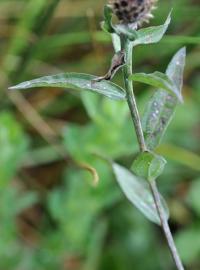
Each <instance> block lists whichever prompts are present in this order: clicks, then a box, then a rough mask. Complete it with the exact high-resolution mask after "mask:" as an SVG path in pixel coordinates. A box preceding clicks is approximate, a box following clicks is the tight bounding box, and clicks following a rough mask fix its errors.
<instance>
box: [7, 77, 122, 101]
mask: <svg viewBox="0 0 200 270" xmlns="http://www.w3.org/2000/svg"><path fill="white" fill-rule="evenodd" d="M96 78H97V77H96V76H93V75H89V74H83V73H61V74H57V75H52V76H45V77H41V78H38V79H35V80H31V81H26V82H23V83H20V84H18V85H15V86H12V87H10V88H9V89H10V90H17V89H27V88H32V87H62V88H71V89H74V90H84V91H90V92H95V93H99V94H101V95H104V96H106V97H109V98H111V99H116V100H120V99H125V92H124V90H123V89H122V88H121V87H120V86H118V85H116V84H114V83H112V82H110V81H105V80H102V81H100V82H96V81H94V80H95V79H96Z"/></svg>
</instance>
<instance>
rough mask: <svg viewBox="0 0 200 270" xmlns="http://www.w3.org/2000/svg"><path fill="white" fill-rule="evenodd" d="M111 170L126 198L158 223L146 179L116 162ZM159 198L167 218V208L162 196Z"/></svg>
mask: <svg viewBox="0 0 200 270" xmlns="http://www.w3.org/2000/svg"><path fill="white" fill-rule="evenodd" d="M113 171H114V173H115V176H116V179H117V182H118V184H119V185H120V187H121V189H122V191H123V193H124V194H125V195H126V197H127V198H128V200H129V201H130V202H131V203H132V204H133V205H134V206H135V207H136V208H138V210H140V211H141V212H142V213H143V215H145V216H146V218H148V219H149V220H150V221H152V222H154V223H156V224H158V225H160V219H159V216H158V214H157V210H156V206H155V203H154V200H153V196H152V194H151V192H150V189H149V185H148V183H147V181H145V180H143V179H142V178H139V177H137V176H135V175H134V174H133V173H132V172H130V171H129V170H127V169H126V168H124V167H122V166H120V165H118V164H116V163H114V164H113ZM161 200H162V207H163V211H164V213H165V215H166V218H167V219H168V218H169V211H168V208H167V206H166V203H165V201H164V199H163V198H162V197H161Z"/></svg>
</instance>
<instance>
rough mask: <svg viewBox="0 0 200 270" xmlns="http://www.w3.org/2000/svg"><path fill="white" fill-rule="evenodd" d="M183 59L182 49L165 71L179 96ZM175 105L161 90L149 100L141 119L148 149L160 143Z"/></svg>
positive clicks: (184, 52)
mask: <svg viewBox="0 0 200 270" xmlns="http://www.w3.org/2000/svg"><path fill="white" fill-rule="evenodd" d="M185 57H186V50H185V48H182V49H181V50H179V51H178V52H177V53H176V55H175V56H174V57H173V59H172V60H171V62H170V64H169V66H168V68H167V71H166V74H167V76H168V77H169V79H170V80H171V81H172V82H173V84H174V85H175V86H176V89H177V90H178V92H179V95H180V96H181V89H182V81H183V71H184V66H185ZM177 104H178V98H177V97H175V96H174V95H171V94H169V93H167V92H166V91H164V90H161V89H159V90H158V91H156V92H155V94H154V95H153V96H152V98H151V99H150V101H149V103H148V104H147V106H146V109H145V112H144V115H143V118H142V125H143V131H144V135H145V141H146V144H147V147H148V149H150V150H152V149H154V148H155V147H156V146H158V144H159V143H160V140H161V139H162V137H163V135H164V133H165V131H166V129H167V126H168V125H169V123H170V121H171V119H172V117H173V115H174V112H175V109H176V106H177Z"/></svg>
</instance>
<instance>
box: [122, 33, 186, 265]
mask: <svg viewBox="0 0 200 270" xmlns="http://www.w3.org/2000/svg"><path fill="white" fill-rule="evenodd" d="M121 41H122V49H123V50H125V54H126V56H125V67H124V70H123V73H124V84H125V89H126V94H127V103H128V106H129V109H130V113H131V116H132V120H133V123H134V127H135V131H136V135H137V140H138V143H139V146H140V151H141V152H144V151H148V149H147V146H146V144H145V139H144V134H143V130H142V125H141V121H140V116H139V112H138V108H137V103H136V99H135V95H134V92H133V84H132V82H131V81H130V80H129V76H130V75H131V74H132V44H131V42H130V41H129V40H128V39H127V38H126V37H121ZM150 189H151V193H152V196H153V199H154V203H155V205H156V209H157V213H158V215H159V218H160V223H161V227H162V229H163V232H164V235H165V238H166V240H167V244H168V247H169V249H170V252H171V254H172V257H173V260H174V262H175V265H176V267H177V270H184V267H183V264H182V262H181V259H180V256H179V254H178V251H177V249H176V246H175V243H174V239H173V236H172V233H171V231H170V227H169V224H168V221H167V219H166V216H165V214H164V212H163V208H162V204H161V200H160V196H159V192H158V188H157V186H156V182H155V181H153V182H151V183H150Z"/></svg>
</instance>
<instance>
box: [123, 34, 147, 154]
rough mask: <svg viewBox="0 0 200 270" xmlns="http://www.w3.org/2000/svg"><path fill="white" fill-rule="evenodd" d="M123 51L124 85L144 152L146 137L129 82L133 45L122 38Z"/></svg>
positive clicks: (141, 148)
mask: <svg viewBox="0 0 200 270" xmlns="http://www.w3.org/2000/svg"><path fill="white" fill-rule="evenodd" d="M122 49H123V50H124V51H125V66H124V70H123V73H124V84H125V89H126V96H127V102H128V106H129V109H130V112H131V116H132V120H133V124H134V127H135V131H136V135H137V140H138V143H139V147H140V151H141V152H144V151H146V150H147V148H146V145H145V140H144V135H143V132H142V125H141V121H140V116H139V112H138V108H137V104H136V99H135V96H134V92H133V84H132V81H131V80H129V76H130V75H131V74H132V45H131V42H130V41H129V40H128V39H126V38H125V37H122Z"/></svg>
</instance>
